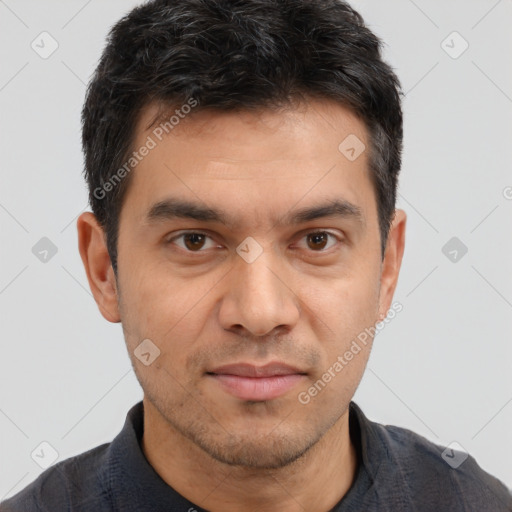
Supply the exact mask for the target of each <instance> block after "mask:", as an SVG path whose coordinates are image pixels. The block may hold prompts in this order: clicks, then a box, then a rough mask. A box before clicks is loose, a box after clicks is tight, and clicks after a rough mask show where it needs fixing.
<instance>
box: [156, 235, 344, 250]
mask: <svg viewBox="0 0 512 512" xmlns="http://www.w3.org/2000/svg"><path fill="white" fill-rule="evenodd" d="M317 234H327V235H330V236H331V237H332V238H334V239H336V240H337V241H338V242H340V243H341V242H342V239H341V238H340V237H339V236H338V235H335V234H334V233H332V232H330V231H327V230H313V231H309V232H307V233H306V234H305V235H304V236H302V237H301V240H302V239H303V238H306V237H307V236H309V235H317ZM186 235H203V236H206V237H208V238H210V239H211V238H212V237H211V236H210V235H209V234H208V233H205V232H203V231H185V232H182V233H180V234H179V235H176V236H174V237H172V238H170V239H168V240H167V242H166V243H167V244H171V243H172V242H174V241H175V240H177V239H179V238H183V237H184V236H186ZM180 249H181V250H183V251H185V252H186V253H188V254H192V255H195V254H198V255H199V254H201V253H202V252H206V251H207V249H200V250H198V251H190V250H188V249H187V248H183V247H180ZM330 249H332V247H330V248H329V249H322V250H320V251H313V250H312V251H311V252H313V253H318V254H319V255H324V254H328V253H329V250H330Z"/></svg>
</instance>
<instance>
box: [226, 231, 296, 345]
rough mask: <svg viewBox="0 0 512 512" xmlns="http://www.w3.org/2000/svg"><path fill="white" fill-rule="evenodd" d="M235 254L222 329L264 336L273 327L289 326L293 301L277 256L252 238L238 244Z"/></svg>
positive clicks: (294, 307) (294, 317)
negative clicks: (240, 326)
mask: <svg viewBox="0 0 512 512" xmlns="http://www.w3.org/2000/svg"><path fill="white" fill-rule="evenodd" d="M237 253H238V254H239V259H237V260H235V265H234V267H233V270H232V273H231V282H230V286H229V290H228V292H227V294H228V296H227V297H225V300H226V304H225V305H224V306H225V307H226V309H225V310H224V315H223V323H224V324H225V327H232V326H234V325H242V326H243V327H245V328H246V329H247V330H249V331H251V333H252V334H255V335H264V334H267V333H268V332H270V331H271V330H272V329H274V328H275V327H277V326H280V325H286V326H291V325H293V324H294V323H295V322H296V321H297V319H298V316H299V311H298V308H297V300H296V297H295V296H294V294H293V292H292V291H291V288H292V287H291V286H289V285H286V278H287V277H286V275H285V271H284V269H283V265H280V264H279V255H278V254H277V253H276V252H275V251H273V250H272V249H271V248H270V247H266V248H265V249H263V247H262V246H261V245H259V244H258V243H257V242H256V241H255V240H254V239H252V240H247V239H246V240H245V241H244V242H242V243H241V244H240V246H239V247H238V248H237ZM227 324H229V325H227Z"/></svg>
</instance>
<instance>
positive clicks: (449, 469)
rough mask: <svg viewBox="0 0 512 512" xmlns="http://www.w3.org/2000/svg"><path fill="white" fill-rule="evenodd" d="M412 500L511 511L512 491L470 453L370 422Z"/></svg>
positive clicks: (458, 507) (450, 507) (443, 506)
mask: <svg viewBox="0 0 512 512" xmlns="http://www.w3.org/2000/svg"><path fill="white" fill-rule="evenodd" d="M372 425H373V428H374V429H375V431H376V433H377V434H378V435H379V437H380V438H381V439H382V441H383V445H384V447H385V449H386V451H387V452H388V457H389V458H390V459H391V460H392V461H394V462H395V463H396V464H397V465H398V468H399V471H400V472H401V473H402V477H403V479H404V480H405V482H406V485H407V488H408V490H409V492H410V495H411V498H413V501H414V502H415V503H430V504H431V505H432V506H436V505H437V506H439V507H441V509H442V510H493V511H495V512H501V511H503V512H505V511H512V493H511V491H510V490H509V489H507V487H506V486H505V485H504V484H503V483H502V482H501V481H500V480H499V479H497V478H496V477H494V476H492V475H490V474H489V473H487V472H486V471H484V470H483V469H482V468H481V467H480V466H479V465H478V463H477V462H476V460H475V459H474V457H472V456H471V455H469V454H467V453H465V452H463V451H460V450H457V449H456V447H454V446H451V445H449V446H448V447H447V446H442V445H438V444H436V443H434V442H432V441H429V440H428V439H426V438H425V437H423V436H421V435H419V434H417V433H415V432H413V431H411V430H408V429H406V428H402V427H397V426H392V425H380V424H378V423H372Z"/></svg>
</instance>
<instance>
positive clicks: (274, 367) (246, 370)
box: [207, 362, 306, 377]
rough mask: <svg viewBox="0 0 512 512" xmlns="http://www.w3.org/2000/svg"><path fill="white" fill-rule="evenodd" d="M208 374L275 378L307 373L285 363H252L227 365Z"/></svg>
mask: <svg viewBox="0 0 512 512" xmlns="http://www.w3.org/2000/svg"><path fill="white" fill-rule="evenodd" d="M207 373H210V374H211V373H214V374H217V375H236V376H239V377H275V376H278V375H296V374H303V375H304V374H305V373H306V372H303V371H302V370H299V369H298V368H295V367H293V366H290V365H288V364H285V363H280V362H274V363H268V364H266V365H264V366H256V365H253V364H250V363H235V364H226V365H224V366H219V367H217V368H215V369H213V370H210V371H209V372H207Z"/></svg>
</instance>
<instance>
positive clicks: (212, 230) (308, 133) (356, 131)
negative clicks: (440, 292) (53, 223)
mask: <svg viewBox="0 0 512 512" xmlns="http://www.w3.org/2000/svg"><path fill="white" fill-rule="evenodd" d="M380 49H381V43H380V41H379V39H378V38H377V37H376V36H375V35H374V34H373V33H372V32H371V31H370V30H369V29H368V28H367V27H366V26H365V25H364V22H363V20H362V18H361V17H360V15H359V14H358V13H356V12H355V11H354V10H353V9H352V8H350V7H349V6H348V5H347V4H345V3H343V2H341V1H337V0H325V1H322V2H318V1H316V0H288V1H278V2H276V1H273V0H272V1H270V0H245V1H243V2H242V1H237V0H232V1H229V2H226V1H223V2H219V1H218V0H182V1H180V2H173V1H169V0H167V1H163V0H160V1H150V2H148V3H146V4H144V5H142V6H140V7H138V8H136V9H134V10H133V11H131V12H130V13H129V14H128V15H127V16H125V17H124V18H123V19H121V20H120V21H119V22H118V23H117V24H116V25H115V26H114V27H113V29H112V31H111V33H110V35H109V38H108V42H107V46H106V47H105V49H104V52H103V55H102V57H101V60H100V63H99V65H98V68H97V70H96V72H95V74H94V76H93V78H92V80H91V82H90V84H89V88H88V92H87V97H86V101H85V105H84V108H83V113H82V120H83V147H84V154H85V176H86V179H87V182H88V186H89V197H90V203H91V207H92V213H86V214H83V215H82V216H81V217H80V219H79V221H78V230H79V240H80V252H81V255H82V259H83V261H84V265H85V268H86V272H87V276H88V279H89V283H90V286H91V289H92V291H93V294H94V297H95V299H96V301H97V303H98V306H99V308H100V311H101V312H102V314H103V316H104V317H105V318H106V319H107V320H109V321H112V322H122V326H123V331H124V335H125V339H126V343H127V347H128V351H129V354H130V358H131V360H132V363H133V366H134V369H135V373H136V375H137V378H138V379H139V382H140V383H141V386H142V388H143V390H144V395H145V400H146V401H147V403H148V404H151V406H152V407H154V409H155V410H156V411H158V413H159V414H160V415H161V416H162V418H164V419H165V420H166V421H167V422H168V424H169V425H170V426H171V427H172V428H174V429H176V430H177V431H178V432H180V433H182V434H183V435H184V436H186V437H187V438H188V439H190V440H191V441H192V442H193V443H195V445H197V446H198V447H199V448H200V449H202V450H204V451H205V452H207V453H208V454H209V455H211V456H213V457H214V458H216V459H218V460H221V461H223V462H226V463H228V464H236V465H243V466H251V467H256V466H259V467H280V466H283V465H285V464H288V463H290V462H292V461H294V460H296V459H297V458H298V457H300V456H301V455H302V454H304V453H306V452H307V450H308V449H309V448H311V447H312V446H314V445H315V443H317V442H318V441H319V440H320V439H321V438H322V436H323V435H324V434H325V433H326V432H327V431H328V430H329V429H330V428H331V427H332V426H333V425H334V424H335V423H336V422H337V421H338V420H339V419H340V418H341V417H342V416H343V415H344V414H345V413H346V411H347V406H348V403H349V402H350V399H351V398H352V396H353V394H354V392H355V390H356V388H357V386H358V384H359V382H360V379H361V377H362V374H363V372H364V368H365V366H366V362H367V359H368V356H369V353H370V349H371V345H372V341H373V339H372V338H373V337H372V336H370V337H369V339H366V342H365V343H361V342H360V343H359V351H357V353H355V354H354V355H353V357H351V358H350V360H349V361H346V364H343V365H342V369H341V370H338V368H339V366H336V367H335V363H336V362H338V363H339V364H341V363H340V360H339V357H342V358H343V355H344V354H345V353H346V352H347V351H350V350H352V349H351V347H353V342H354V340H356V339H358V338H357V337H358V335H360V333H362V332H366V331H365V330H368V328H370V327H372V326H374V325H375V323H376V322H377V321H379V320H381V319H383V318H384V317H385V316H386V313H387V311H388V310H389V308H390V305H391V300H392V297H393V293H394V290H395V287H396V283H397V278H398V272H399V267H400V263H401V258H402V254H403V247H404V232H405V214H403V212H401V211H400V210H396V209H395V202H396V189H397V180H398V173H399V170H400V164H401V147H402V113H401V107H400V86H399V82H398V79H397V77H396V76H395V74H394V73H393V71H392V70H391V68H390V67H389V66H388V65H387V64H386V63H385V62H383V60H382V58H381V53H380ZM143 340H151V342H150V343H149V345H148V342H147V341H146V342H144V344H143V345H142V347H144V351H145V353H147V352H148V347H149V349H150V350H149V352H150V353H151V354H152V355H150V356H149V357H146V361H145V363H149V364H145V363H143V362H142V361H141V359H139V358H138V357H137V354H139V355H140V351H141V349H140V348H138V347H140V346H141V345H140V344H141V342H143ZM153 351H155V352H154V353H153ZM158 351H159V352H158ZM354 352H355V350H352V353H354ZM157 353H158V357H156V359H154V360H153V358H154V356H155V355H156V354H157ZM150 361H151V362H150ZM276 361H279V362H281V363H286V364H287V365H290V366H292V367H293V368H295V369H296V370H297V371H296V374H300V375H297V376H296V379H295V380H292V379H290V388H289V390H288V391H286V392H284V393H280V394H279V393H278V394H277V395H278V396H275V397H273V396H270V395H269V394H268V393H267V395H265V396H262V397H259V398H258V397H255V396H254V394H251V393H249V395H250V396H249V395H247V396H245V395H244V393H243V392H242V393H240V389H238V392H237V393H233V389H232V386H231V385H230V383H229V382H228V381H229V378H228V379H227V380H226V379H224V380H223V378H221V379H219V378H218V375H219V372H217V370H218V369H219V367H221V366H223V365H228V364H233V363H241V362H243V363H250V364H252V365H255V366H262V365H265V364H267V363H269V362H276ZM344 361H345V359H344ZM326 372H327V373H329V374H330V375H331V378H330V379H329V382H327V383H325V386H320V387H321V388H322V389H321V390H320V389H318V388H319V385H318V384H317V386H316V387H317V392H316V393H314V392H311V393H310V392H308V390H309V389H311V386H313V385H314V384H315V383H318V382H319V380H322V381H324V380H325V379H323V376H324V375H325V374H326ZM246 391H247V390H246ZM301 393H302V394H301ZM304 393H307V395H308V396H310V400H307V403H304V402H305V401H306V400H304V399H302V400H301V399H300V398H298V397H300V396H302V397H304V396H306V395H304ZM311 395H314V396H311Z"/></svg>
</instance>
